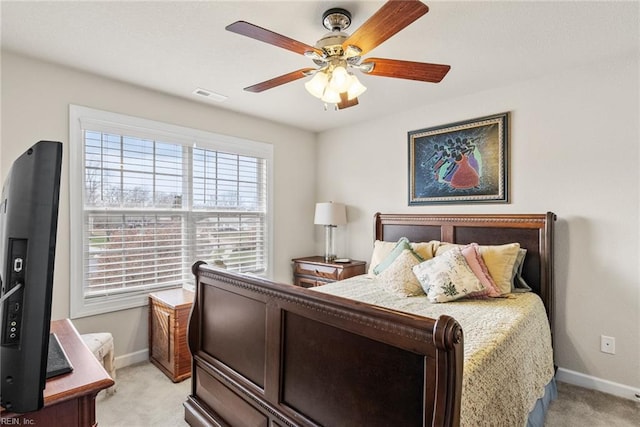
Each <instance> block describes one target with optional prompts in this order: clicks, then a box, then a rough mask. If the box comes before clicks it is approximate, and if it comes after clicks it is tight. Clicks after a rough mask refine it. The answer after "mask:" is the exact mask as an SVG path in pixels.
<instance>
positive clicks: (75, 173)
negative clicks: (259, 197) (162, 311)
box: [69, 104, 273, 319]
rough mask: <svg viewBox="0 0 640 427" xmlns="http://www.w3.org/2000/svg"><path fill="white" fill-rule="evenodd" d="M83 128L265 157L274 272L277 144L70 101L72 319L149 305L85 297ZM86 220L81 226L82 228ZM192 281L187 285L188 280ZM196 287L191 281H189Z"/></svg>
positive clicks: (140, 296) (138, 297)
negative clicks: (275, 149) (275, 157)
mask: <svg viewBox="0 0 640 427" xmlns="http://www.w3.org/2000/svg"><path fill="white" fill-rule="evenodd" d="M84 129H88V130H92V131H102V132H110V133H115V134H120V135H127V136H135V137H140V138H147V139H152V140H164V141H173V142H177V143H182V144H184V145H197V146H198V147H202V148H207V149H212V150H216V151H223V152H228V153H233V154H240V155H246V156H254V157H260V158H263V159H266V161H267V166H266V167H267V170H266V176H267V178H266V179H267V189H266V191H267V200H266V204H267V212H266V228H267V229H266V238H267V245H266V247H267V251H268V254H267V271H266V272H265V273H264V274H262V275H263V276H264V277H267V278H271V276H272V272H273V232H272V230H273V145H271V144H268V143H264V142H257V141H251V140H247V139H243V138H237V137H232V136H228V135H220V134H216V133H212V132H206V131H202V130H198V129H192V128H188V127H183V126H177V125H172V124H167V123H162V122H158V121H154V120H149V119H143V118H139V117H133V116H128V115H124V114H119V113H113V112H108V111H102V110H96V109H93V108H88V107H83V106H78V105H72V104H70V105H69V191H70V192H69V205H70V208H69V214H70V218H69V219H70V224H71V227H70V254H69V256H70V281H71V283H70V315H71V318H73V319H75V318H80V317H85V316H93V315H96V314H101V313H108V312H113V311H118V310H124V309H129V308H134V307H142V306H145V305H147V304H148V299H149V298H148V294H147V293H134V294H133V295H127V294H124V295H122V294H114V295H109V296H105V297H101V298H92V299H90V300H89V299H86V298H85V297H84V266H83V262H84V258H85V257H84V254H83V241H82V240H83V229H84V212H83V208H84V179H85V177H84V174H85V171H84V134H83V131H84ZM78 224H82V225H83V226H82V227H78V226H77V225H78ZM187 285H188V284H187ZM191 285H192V283H191Z"/></svg>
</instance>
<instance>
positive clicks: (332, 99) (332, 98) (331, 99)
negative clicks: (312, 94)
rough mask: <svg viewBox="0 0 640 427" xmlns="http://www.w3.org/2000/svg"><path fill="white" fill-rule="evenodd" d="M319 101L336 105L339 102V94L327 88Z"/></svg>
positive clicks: (329, 87)
mask: <svg viewBox="0 0 640 427" xmlns="http://www.w3.org/2000/svg"><path fill="white" fill-rule="evenodd" d="M320 99H322V100H323V101H324V102H326V103H328V104H337V103H339V102H340V101H341V99H340V92H338V91H335V90H333V89H332V88H331V86H328V87H327V88H326V89H325V91H324V95H322V98H320Z"/></svg>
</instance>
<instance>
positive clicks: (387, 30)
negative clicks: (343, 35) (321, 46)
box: [342, 0, 429, 55]
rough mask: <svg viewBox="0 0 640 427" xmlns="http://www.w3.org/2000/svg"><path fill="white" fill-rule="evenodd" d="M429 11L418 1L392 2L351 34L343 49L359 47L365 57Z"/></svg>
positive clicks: (393, 0) (403, 0)
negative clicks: (350, 46)
mask: <svg viewBox="0 0 640 427" xmlns="http://www.w3.org/2000/svg"><path fill="white" fill-rule="evenodd" d="M428 11H429V8H428V7H427V5H426V4H424V3H421V2H420V1H418V0H390V1H388V2H387V3H385V4H384V6H382V7H381V8H380V9H379V10H378V11H377V12H376V13H375V14H374V15H373V16H372V17H371V18H369V19H368V20H367V21H366V22H365V23H364V24H362V26H361V27H360V28H358V29H357V30H356V31H355V32H354V33H353V34H351V36H350V37H348V38H347V40H345V41H344V43H342V47H343V49H345V50H346V49H347V46H349V45H353V46H357V47H359V48H360V49H361V50H362V53H361V55H364V54H365V53H367V52H369V51H370V50H371V49H373V48H375V47H376V46H378V45H380V44H381V43H382V42H384V41H385V40H387V39H388V38H389V37H391V36H393V35H394V34H396V33H397V32H399V31H400V30H402V29H403V28H405V27H406V26H408V25H409V24H411V23H412V22H413V21H415V20H416V19H418V18H420V17H421V16H422V15H424V14H425V13H427V12H428Z"/></svg>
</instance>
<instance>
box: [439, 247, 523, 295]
mask: <svg viewBox="0 0 640 427" xmlns="http://www.w3.org/2000/svg"><path fill="white" fill-rule="evenodd" d="M459 246H460V245H456V244H453V243H445V244H442V245H440V246H439V247H438V250H437V251H436V258H437V257H438V256H440V255H441V254H444V253H446V252H447V251H449V250H451V249H452V248H455V247H459ZM478 249H479V251H480V255H482V260H483V261H484V263H485V264H486V266H487V270H489V274H490V275H491V278H492V279H493V282H494V283H495V285H496V287H497V288H498V290H499V291H500V294H502V295H505V294H508V293H510V292H511V279H512V278H513V266H514V264H515V262H516V258H517V256H518V249H520V244H519V243H507V244H506V245H495V246H485V245H478Z"/></svg>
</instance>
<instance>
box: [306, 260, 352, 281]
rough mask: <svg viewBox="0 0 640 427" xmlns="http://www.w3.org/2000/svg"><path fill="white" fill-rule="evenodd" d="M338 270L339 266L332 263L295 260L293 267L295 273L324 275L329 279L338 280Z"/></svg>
mask: <svg viewBox="0 0 640 427" xmlns="http://www.w3.org/2000/svg"><path fill="white" fill-rule="evenodd" d="M340 271H341V270H340V269H339V268H337V267H334V266H332V265H318V264H308V263H305V262H297V263H296V268H295V274H301V275H306V276H315V277H324V278H326V279H331V280H338V279H339V278H340Z"/></svg>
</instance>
